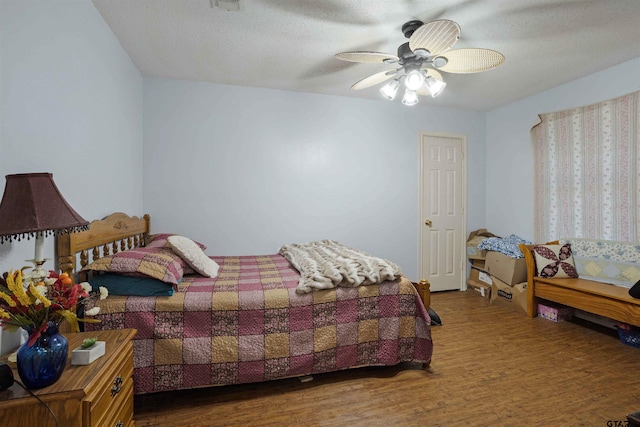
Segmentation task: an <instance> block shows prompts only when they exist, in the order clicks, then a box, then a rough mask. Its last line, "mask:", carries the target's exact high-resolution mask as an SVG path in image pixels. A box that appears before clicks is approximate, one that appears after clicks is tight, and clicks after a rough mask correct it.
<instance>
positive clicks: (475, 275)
mask: <svg viewBox="0 0 640 427" xmlns="http://www.w3.org/2000/svg"><path fill="white" fill-rule="evenodd" d="M469 280H473V281H474V282H480V283H483V284H485V285H488V286H491V283H492V282H493V281H492V280H491V275H489V273H487V272H486V271H482V270H479V269H477V268H473V267H471V271H470V272H469Z"/></svg>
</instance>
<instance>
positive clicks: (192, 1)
mask: <svg viewBox="0 0 640 427" xmlns="http://www.w3.org/2000/svg"><path fill="white" fill-rule="evenodd" d="M227 1H228V0H227ZM93 3H94V4H95V5H96V7H97V9H98V11H99V12H100V13H101V14H102V16H103V17H104V19H105V21H106V22H107V24H108V25H109V26H110V27H111V29H112V30H113V32H114V34H115V35H116V37H117V38H118V39H119V40H120V43H121V44H122V46H123V47H124V49H125V50H126V51H127V52H128V54H129V56H130V57H131V59H132V60H133V62H134V63H135V65H136V66H137V67H138V69H139V70H140V72H141V73H142V74H143V75H144V76H154V77H167V78H176V79H185V80H196V81H205V82H213V83H221V84H229V85H240V86H252V87H263V88H273V89H285V90H294V91H302V92H311V93H322V94H330V95H341V96H349V97H360V98H369V99H375V100H379V101H380V102H389V101H386V100H384V99H382V97H381V95H380V94H379V92H378V87H379V86H380V85H378V86H374V87H371V88H368V89H365V90H361V91H352V90H351V85H352V84H354V83H355V82H356V81H358V80H360V79H362V78H364V77H367V76H369V75H372V74H375V73H376V72H379V71H382V70H385V69H390V68H393V67H391V66H387V65H384V64H358V63H349V62H344V61H340V60H338V59H336V58H335V57H334V54H336V53H339V52H344V51H354V50H370V51H377V52H384V53H391V54H394V55H395V54H396V53H397V48H398V46H399V45H400V44H402V43H404V42H406V41H407V39H406V38H404V36H403V35H402V32H401V31H400V28H401V27H402V24H404V23H405V22H407V21H410V20H412V19H419V20H421V21H424V22H427V21H430V20H433V19H438V18H446V19H450V20H453V21H456V22H457V23H458V24H459V25H460V27H461V29H462V32H461V36H460V39H459V40H458V42H457V43H456V44H455V46H454V48H466V47H482V48H489V49H494V50H497V51H499V52H501V53H503V54H504V55H505V57H506V60H505V63H504V64H503V65H501V66H500V67H498V68H496V69H493V70H490V71H486V72H482V73H477V74H447V73H443V76H444V80H445V82H447V84H448V85H447V87H446V89H445V90H444V92H443V93H442V94H441V95H440V96H438V97H437V98H430V97H420V104H418V106H416V107H410V108H419V107H420V105H432V106H439V107H452V108H463V109H470V110H476V111H487V110H491V109H493V108H496V107H499V106H502V105H505V104H509V103H511V102H514V101H516V100H519V99H522V98H525V97H527V96H530V95H532V94H535V93H538V92H541V91H544V90H546V89H550V88H553V87H555V86H558V85H560V84H563V83H566V82H569V81H571V80H575V79H577V78H580V77H583V76H585V75H588V74H591V73H594V72H596V71H600V70H603V69H605V68H608V67H610V66H612V65H616V64H619V63H622V62H625V61H627V60H629V59H632V58H636V57H640V0H423V1H419V0H240V10H239V11H227V10H225V9H221V8H217V7H211V4H210V1H209V0H93ZM393 102H396V103H399V102H400V101H399V99H396V100H395V101H393ZM406 108H409V107H406Z"/></svg>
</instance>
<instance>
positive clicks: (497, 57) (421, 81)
mask: <svg viewBox="0 0 640 427" xmlns="http://www.w3.org/2000/svg"><path fill="white" fill-rule="evenodd" d="M402 33H403V34H404V36H405V37H406V38H408V39H409V41H408V42H406V43H404V44H401V45H400V46H399V47H398V55H397V56H396V55H390V54H386V53H380V52H368V51H355V52H342V53H338V54H336V58H338V59H341V60H343V61H350V62H360V63H384V64H397V65H399V66H400V67H398V68H394V69H390V70H385V71H380V72H378V73H376V74H373V75H371V76H369V77H365V78H364V79H362V80H360V81H358V82H356V83H355V84H354V85H353V86H351V89H352V90H361V89H366V88H368V87H371V86H375V85H377V84H380V83H382V82H385V81H387V80H389V79H391V78H393V80H392V81H390V82H389V83H387V84H386V85H384V86H383V87H382V88H381V89H380V92H381V93H382V95H383V96H384V97H385V98H387V99H389V100H393V99H394V98H395V96H396V93H397V92H398V89H399V88H400V82H401V81H402V80H403V79H404V86H405V93H404V97H403V99H402V103H403V104H405V105H415V104H417V103H418V95H423V96H426V95H431V96H432V97H435V96H437V95H438V94H440V93H441V92H442V90H443V89H444V87H445V86H446V83H445V82H444V80H443V79H442V74H441V73H440V71H444V72H447V73H460V74H466V73H479V72H481V71H487V70H490V69H492V68H495V67H497V66H499V65H500V64H502V63H503V62H504V55H503V54H501V53H500V52H496V51H495V50H491V49H481V48H465V49H454V50H449V49H451V47H452V46H453V45H454V44H455V43H456V41H458V38H459V37H460V26H459V25H458V24H457V23H456V22H454V21H451V20H448V19H437V20H434V21H429V22H427V23H423V22H422V21H417V20H415V21H409V22H407V23H405V24H404V25H403V26H402Z"/></svg>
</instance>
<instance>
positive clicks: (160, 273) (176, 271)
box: [83, 247, 184, 287]
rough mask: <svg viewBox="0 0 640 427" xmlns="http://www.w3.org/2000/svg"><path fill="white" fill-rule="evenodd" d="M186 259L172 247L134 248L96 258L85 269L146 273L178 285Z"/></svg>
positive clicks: (175, 285)
mask: <svg viewBox="0 0 640 427" xmlns="http://www.w3.org/2000/svg"><path fill="white" fill-rule="evenodd" d="M183 266H184V261H182V259H181V258H180V257H179V256H178V255H176V254H174V253H173V251H172V250H171V249H170V248H148V247H147V248H134V249H129V250H127V251H123V252H118V253H117V254H115V255H109V256H106V257H103V258H100V259H97V260H95V261H94V262H92V263H91V264H89V265H87V266H86V267H84V268H83V270H93V271H109V272H112V273H124V274H132V275H140V274H141V275H144V276H148V277H153V278H154V279H158V280H161V281H163V282H165V283H171V284H172V285H174V287H177V285H178V283H179V282H180V280H182V275H183V274H184V270H183Z"/></svg>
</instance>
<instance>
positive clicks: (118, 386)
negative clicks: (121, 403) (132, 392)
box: [111, 375, 122, 397]
mask: <svg viewBox="0 0 640 427" xmlns="http://www.w3.org/2000/svg"><path fill="white" fill-rule="evenodd" d="M120 390H122V375H118V376H117V377H116V378H115V379H114V380H113V387H111V397H113V396H115V395H116V394H118V393H120Z"/></svg>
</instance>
